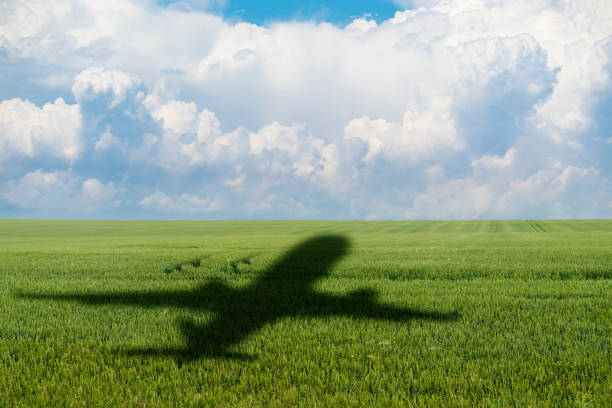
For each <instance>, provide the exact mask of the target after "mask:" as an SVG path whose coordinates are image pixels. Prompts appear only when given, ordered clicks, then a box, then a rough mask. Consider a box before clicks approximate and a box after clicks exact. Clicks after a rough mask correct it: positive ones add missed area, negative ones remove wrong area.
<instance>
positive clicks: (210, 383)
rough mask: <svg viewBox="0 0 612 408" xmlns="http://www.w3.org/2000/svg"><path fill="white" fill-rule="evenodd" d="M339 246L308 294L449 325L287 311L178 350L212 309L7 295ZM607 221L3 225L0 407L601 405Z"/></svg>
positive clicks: (240, 285)
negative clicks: (154, 352) (333, 241)
mask: <svg viewBox="0 0 612 408" xmlns="http://www.w3.org/2000/svg"><path fill="white" fill-rule="evenodd" d="M331 233H333V234H338V235H340V236H343V237H346V239H347V240H349V241H350V245H351V246H350V249H349V252H348V253H347V255H346V256H344V257H342V258H341V259H339V260H338V262H337V263H336V264H334V265H333V267H332V268H331V269H330V271H329V273H328V274H327V276H324V277H322V278H321V279H320V280H318V281H317V282H316V283H315V286H314V289H315V290H316V291H318V292H320V293H326V294H330V295H337V296H340V295H349V294H350V293H355V291H358V290H362V289H364V288H367V289H369V290H371V291H374V292H375V293H376V294H377V297H376V301H378V302H379V303H382V304H386V305H391V306H393V307H397V308H403V309H411V310H418V311H425V312H439V313H456V315H457V318H456V319H454V320H435V319H419V318H415V319H411V320H408V321H401V322H397V321H381V320H376V319H367V318H354V317H351V316H346V315H342V314H338V315H335V316H331V317H326V318H317V317H286V318H282V319H280V320H277V321H275V322H273V323H270V324H267V325H264V326H263V327H261V328H260V329H258V330H256V331H254V332H252V333H250V334H249V335H248V336H247V337H245V338H244V339H243V340H242V341H241V342H239V343H238V344H236V345H233V346H232V350H233V351H235V352H237V353H243V354H244V355H248V356H251V357H252V358H250V359H232V358H223V357H220V356H216V357H206V356H204V357H200V358H197V359H195V360H189V359H182V358H180V357H177V356H172V355H158V356H146V355H138V354H137V355H134V354H130V353H129V351H130V350H133V349H149V348H154V349H157V348H180V347H184V345H185V341H186V339H185V337H184V332H183V331H181V326H180V322H181V321H185V320H186V319H188V320H190V321H193V322H196V323H197V324H199V325H201V326H203V327H204V326H205V325H206V324H207V322H209V321H211V320H212V319H214V317H215V314H214V312H213V311H207V310H195V309H190V308H185V307H173V306H172V305H167V306H155V307H151V306H145V307H141V306H137V305H122V304H116V303H112V302H109V303H103V302H102V303H98V304H91V303H87V302H82V301H79V300H53V299H44V298H40V299H37V298H35V296H30V297H23V296H19V294H20V293H28V294H30V295H35V294H50V293H51V294H62V293H64V294H82V295H84V296H87V295H96V294H100V293H109V292H112V293H125V292H130V291H132V292H133V291H139V292H143V291H144V292H146V291H149V292H150V293H151V294H155V293H160V292H164V291H190V290H193V289H194V288H197V287H198V286H199V285H202V284H206V283H210V282H222V283H223V284H224V285H227V286H228V287H230V288H233V289H235V290H241V289H244V288H247V287H249V286H250V285H252V284H253V282H256V281H257V279H258V278H259V277H261V274H262V273H264V272H265V271H266V270H267V269H268V268H270V267H271V266H272V265H274V263H275V262H276V261H277V260H278V259H279V258H280V257H281V256H282V255H283V254H285V253H287V251H289V250H290V249H291V248H294V247H295V246H296V245H299V244H300V243H301V242H303V241H304V240H305V239H307V238H309V237H316V236H322V235H325V234H331ZM611 278H612V222H611V221H482V222H421V221H415V222H108V221H16V220H2V221H0V405H2V406H20V405H23V406H32V405H35V406H36V405H38V406H57V405H76V406H79V405H81V406H118V405H121V406H143V405H145V406H161V405H174V406H185V405H244V406H249V405H250V406H258V405H276V406H292V405H296V404H298V405H305V406H312V405H315V406H330V405H334V406H335V405H340V406H342V405H348V406H358V405H379V406H393V405H396V406H411V405H412V406H474V405H476V406H602V407H605V406H611V405H612V375H611V374H612V369H611V368H610V366H611V364H610V361H612V280H611Z"/></svg>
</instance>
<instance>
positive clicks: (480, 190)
mask: <svg viewBox="0 0 612 408" xmlns="http://www.w3.org/2000/svg"><path fill="white" fill-rule="evenodd" d="M397 2H398V3H401V4H404V5H405V6H409V7H419V8H417V9H414V10H407V11H404V12H399V13H397V14H396V15H395V17H394V18H392V19H390V20H387V21H382V22H380V23H379V24H377V23H376V22H374V21H372V20H368V19H366V18H359V19H356V20H354V21H353V22H351V23H350V24H348V25H347V26H346V27H344V28H339V27H335V26H333V25H331V24H327V23H322V24H314V23H297V22H284V23H277V24H272V25H270V26H268V27H261V26H256V25H253V24H248V23H238V24H231V23H228V22H224V21H222V20H221V19H220V18H219V17H215V16H212V15H210V14H207V13H205V12H199V11H198V12H194V11H193V10H191V11H190V9H189V7H184V5H183V6H174V7H167V8H164V7H159V6H157V5H156V4H155V3H154V2H150V1H145V2H142V1H125V0H121V1H120V0H108V1H103V2H100V1H93V0H81V1H77V0H69V1H64V0H61V1H60V0H49V1H44V2H43V1H37V0H25V1H21V2H9V3H7V4H5V5H3V6H2V7H3V9H2V10H3V11H4V12H5V18H4V19H3V20H2V22H0V44H1V46H2V48H3V50H4V52H5V54H6V55H7V58H9V60H10V61H19V60H20V58H22V59H23V61H27V63H28V64H30V65H29V66H32V67H34V68H32V72H31V73H27V74H24V76H27V78H24V83H29V84H36V86H37V87H38V86H46V87H48V88H46V90H45V92H51V91H53V92H55V91H57V88H58V87H59V88H62V89H63V92H67V91H69V89H68V88H69V87H70V85H65V84H63V82H64V81H65V79H64V78H66V77H74V79H75V80H74V83H73V84H72V91H73V94H74V96H75V98H76V100H77V102H78V104H79V105H80V106H79V105H66V104H65V103H64V102H63V100H61V99H58V100H56V102H55V103H52V104H46V105H45V106H43V107H42V108H39V107H37V106H35V105H33V104H32V103H30V102H28V101H24V100H22V99H11V100H8V101H4V102H2V103H1V104H0V160H2V161H6V160H8V159H15V160H19V159H20V158H22V157H38V156H43V155H50V156H53V157H59V158H61V159H65V160H67V161H70V163H71V165H76V166H75V168H77V167H79V166H81V167H80V169H81V170H83V169H86V172H84V173H83V174H87V175H88V177H94V176H95V177H96V178H95V180H98V179H99V180H107V179H108V177H107V176H106V175H104V174H98V173H96V172H97V171H98V170H97V169H95V168H94V166H96V164H95V163H94V162H93V161H92V163H91V164H89V163H85V160H83V161H81V162H79V161H78V159H79V158H81V157H86V158H90V157H94V158H97V157H101V156H95V155H91V156H90V155H88V153H90V152H87V151H86V149H92V150H94V151H97V152H101V151H107V150H110V149H112V148H113V147H119V146H121V151H122V153H123V154H122V155H121V156H118V157H117V158H116V160H113V161H112V163H109V165H108V167H112V171H116V173H113V174H123V175H125V180H136V179H138V180H139V181H138V183H144V184H146V183H148V181H147V180H145V179H146V177H145V176H143V174H148V173H151V177H157V178H159V179H160V180H162V179H164V177H167V179H164V180H165V181H160V184H156V185H159V188H160V191H170V190H169V189H168V188H171V191H176V190H175V189H174V186H167V185H164V183H167V184H173V183H175V181H176V180H178V181H180V182H181V185H184V186H194V185H196V184H197V185H198V186H199V187H198V188H200V186H201V184H198V183H195V182H194V180H196V179H197V180H200V179H205V180H206V188H208V187H210V190H208V189H207V190H206V191H213V190H214V191H217V190H218V191H223V192H227V193H228V194H229V195H231V194H234V196H233V197H234V198H237V197H241V198H248V196H254V197H259V198H261V200H260V202H261V203H262V204H261V205H259V206H257V205H252V206H251V209H250V210H249V211H255V212H256V211H262V212H265V211H273V210H272V208H278V206H276V204H270V203H273V202H274V203H277V202H282V201H283V200H287V202H290V199H293V197H299V196H300V195H301V196H302V197H306V196H309V197H310V196H316V197H324V198H323V199H321V200H322V201H320V202H313V204H312V205H315V206H321V208H323V209H325V208H332V209H331V210H330V211H332V212H335V213H334V214H338V213H340V212H342V211H345V212H346V213H348V214H350V215H351V216H355V217H360V216H366V215H367V216H373V217H376V216H377V214H376V211H379V213H380V214H381V215H383V216H388V217H393V216H398V217H404V216H409V217H421V216H423V217H447V216H448V217H465V218H472V217H488V216H495V215H498V216H515V215H517V214H531V213H532V212H534V211H535V212H538V211H542V210H543V208H545V207H547V206H548V207H550V208H554V209H555V210H554V213H555V214H560V215H564V214H565V215H572V214H576V215H581V214H582V213H581V211H582V210H581V209H580V208H583V209H584V211H587V210H588V211H591V212H592V213H593V214H602V211H603V210H602V208H603V207H606V205H603V204H602V203H609V202H610V199H609V195H608V196H606V195H605V194H603V193H600V192H599V190H601V189H605V188H607V187H606V186H608V184H606V183H607V181H606V180H607V179H609V178H610V175H609V174H608V173H609V170H606V168H607V166H606V164H605V163H604V165H602V164H601V162H596V161H595V157H599V156H598V155H600V153H601V152H596V151H594V148H593V146H592V143H590V141H591V140H592V139H593V138H595V137H596V136H599V137H600V138H599V140H606V139H607V138H608V137H609V135H605V136H602V135H601V133H600V134H597V135H590V134H589V131H596V128H599V127H601V128H603V127H604V126H603V125H602V124H601V123H596V122H597V121H598V120H601V118H600V117H598V116H596V115H594V111H595V108H596V107H597V104H598V103H599V101H600V100H601V99H602V98H603V99H605V98H609V93H610V89H611V81H610V67H611V66H612V58H611V57H612V40H611V39H612V25H610V21H612V3H610V2H609V1H608V0H584V1H580V2H578V1H573V0H568V1H564V2H549V1H546V2H532V1H528V0H518V1H513V2H499V1H495V0H471V1H460V0H440V1H433V0H432V1H421V0H414V1H409V0H407V1H401V0H398V1H397ZM200 6H202V4H200ZM198 9H199V10H203V8H202V7H200V8H198ZM102 67H105V68H102ZM108 67H112V69H111V68H108ZM1 69H4V68H0V70H1ZM37 70H38V71H37ZM75 74H76V76H75ZM137 92H139V93H138V95H136V93H137ZM9 94H10V92H9ZM132 95H134V96H135V97H134V98H132V97H131V96H132ZM32 100H34V99H32ZM37 100H40V99H37ZM120 104H121V107H122V108H123V107H125V110H122V111H121V112H117V111H116V110H115V111H112V112H111V110H112V109H113V108H115V107H117V106H118V105H120ZM92 110H93V113H92ZM81 113H82V114H83V117H84V118H85V119H82V117H81ZM24 118H25V119H24ZM83 120H86V121H88V122H87V123H85V124H83V123H82V121H83ZM594 125H598V126H594ZM83 129H85V130H86V131H87V132H86V134H87V135H91V138H92V140H91V141H89V140H86V141H81V136H80V134H81V132H82V131H83ZM104 129H106V130H104ZM111 129H112V132H111ZM232 129H233V130H232ZM591 136H593V137H591ZM139 143H140V144H139ZM599 148H601V143H599ZM126 158H129V160H130V162H127V159H126ZM554 163H557V164H554ZM594 163H598V164H597V167H601V168H595V167H591V166H595V164H594ZM113 166H114V167H113ZM30 170H31V169H30ZM15 171H21V170H15ZM24 171H27V170H24ZM606 172H608V173H606ZM45 174H47V173H45ZM48 174H56V173H54V172H51V173H48ZM59 174H60V173H57V177H59V178H60V179H61V177H60V175H59ZM134 174H136V175H134ZM153 174H154V175H153ZM563 174H565V175H563ZM32 177H33V176H32ZM74 177H77V176H74ZM130 177H133V178H130ZM139 177H140V178H139ZM86 178H87V177H83V179H86ZM83 179H80V178H79V179H78V182H77V183H76V184H78V185H79V186H80V187H79V188H77V189H76V190H78V193H74V194H76V195H79V196H81V197H83V199H84V197H85V196H87V195H90V196H91V195H92V194H93V195H95V194H94V192H95V191H97V190H96V186H97V185H96V183H95V182H90V183H88V187H87V188H85V185H84V184H83V183H84V182H83ZM170 179H171V180H173V181H168V180H170ZM564 180H565V181H564ZM87 181H88V180H85V182H87ZM129 182H135V181H128V183H129ZM15 183H16V182H15ZM100 183H102V182H101V181H100ZM102 184H103V183H102ZM103 185H104V186H106V187H105V188H106V189H107V190H105V191H106V193H109V192H111V191H112V189H113V188H114V189H115V190H116V191H115V195H118V194H119V193H118V191H119V190H120V188H119V186H120V182H118V181H115V182H114V184H110V185H109V184H108V183H107V184H103ZM16 186H17V184H15V185H14V187H16ZM588 186H591V187H589V188H587V187H588ZM594 186H599V187H597V188H595V187H594ZM98 187H99V186H98ZM185 189H186V190H185V191H182V192H180V193H176V196H173V197H169V196H166V195H165V194H164V193H161V192H159V191H158V192H157V193H155V194H153V195H151V196H149V197H146V198H145V199H142V200H140V203H141V206H145V207H147V208H151V209H156V210H159V211H162V209H164V208H165V210H163V211H177V212H185V213H190V211H192V210H189V208H200V209H201V211H202V212H205V209H206V208H215V205H213V202H214V200H213V201H210V199H208V198H202V197H200V196H199V194H200V193H198V192H196V191H193V187H185ZM598 189H599V190H598ZM76 190H75V191H76ZM99 190H100V191H102V190H103V189H101V187H100V189H99ZM86 191H87V192H86ZM139 191H142V190H139ZM537 191H539V192H541V193H542V194H541V195H538V194H536V192H537ZM573 191H582V192H583V194H584V195H585V197H589V199H586V198H585V199H584V200H582V204H580V203H579V202H576V201H575V200H572V199H571V197H572V196H571V194H572V192H573ZM182 193H184V194H182ZM74 194H73V195H74ZM292 194H293V195H292ZM266 197H274V198H273V199H272V198H269V199H268V198H266ZM547 197H553V198H550V199H549V198H547ZM90 198H91V197H90ZM58 199H59V198H58ZM326 199H329V200H330V201H325V200H326ZM555 200H557V201H555ZM237 201H240V200H237ZM132 202H138V200H136V201H134V200H133V199H132ZM330 202H331V204H330ZM591 204H592V205H591ZM275 206H276V207H275ZM326 206H327V207H326ZM338 208H341V209H340V210H338ZM323 213H324V211H323Z"/></svg>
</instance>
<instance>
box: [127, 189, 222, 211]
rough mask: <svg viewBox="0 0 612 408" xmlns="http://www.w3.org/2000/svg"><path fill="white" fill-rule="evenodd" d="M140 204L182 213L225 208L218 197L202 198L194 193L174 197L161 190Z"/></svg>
mask: <svg viewBox="0 0 612 408" xmlns="http://www.w3.org/2000/svg"><path fill="white" fill-rule="evenodd" d="M139 205H140V206H142V207H145V208H150V209H153V210H156V211H161V212H168V213H174V212H178V213H182V214H197V213H207V212H214V211H219V210H221V209H222V208H223V205H222V202H221V200H219V199H216V198H208V197H204V198H202V197H198V196H196V195H192V194H181V195H180V196H178V197H174V198H172V197H169V196H167V195H166V194H164V193H162V192H161V191H156V192H155V193H153V194H151V195H150V196H147V197H145V198H143V199H142V200H140V202H139Z"/></svg>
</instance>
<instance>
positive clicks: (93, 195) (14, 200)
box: [0, 170, 121, 213]
mask: <svg viewBox="0 0 612 408" xmlns="http://www.w3.org/2000/svg"><path fill="white" fill-rule="evenodd" d="M117 193H118V190H117V189H116V187H115V186H114V184H113V183H112V182H109V183H107V184H104V183H103V182H101V181H100V180H98V179H95V178H90V179H87V180H85V181H84V182H82V183H81V179H80V177H78V176H76V175H74V174H72V173H71V172H69V171H52V172H45V171H42V170H36V171H32V172H28V173H27V174H25V175H24V176H23V177H21V178H20V179H19V180H12V181H9V182H6V183H4V185H3V186H2V193H0V198H2V199H3V200H4V201H5V202H7V203H8V204H11V205H15V206H18V207H21V208H26V209H59V210H62V211H70V213H82V212H85V213H87V212H93V211H98V210H101V209H105V208H107V207H111V206H118V205H120V204H121V201H120V200H117V199H116V196H117Z"/></svg>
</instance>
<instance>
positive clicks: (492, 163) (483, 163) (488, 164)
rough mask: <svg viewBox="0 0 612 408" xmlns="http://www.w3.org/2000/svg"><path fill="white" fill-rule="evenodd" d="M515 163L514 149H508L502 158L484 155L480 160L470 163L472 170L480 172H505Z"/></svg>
mask: <svg viewBox="0 0 612 408" xmlns="http://www.w3.org/2000/svg"><path fill="white" fill-rule="evenodd" d="M515 161H516V149H515V148H514V147H512V148H510V149H508V151H507V152H506V154H505V155H504V156H495V155H489V154H485V155H484V156H482V157H481V158H480V159H477V160H474V161H472V168H474V170H476V171H478V170H482V171H500V170H507V169H508V168H509V167H510V166H512V165H513V164H514V163H515Z"/></svg>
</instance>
